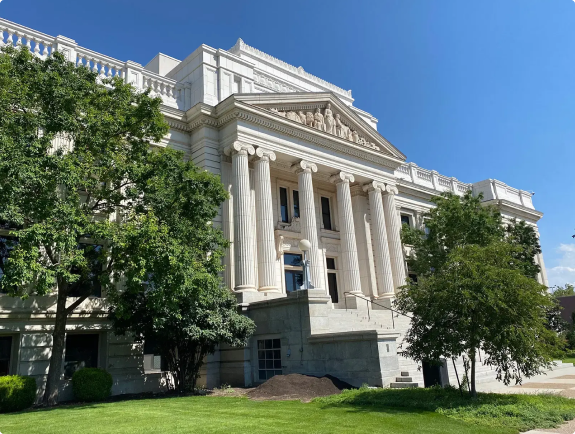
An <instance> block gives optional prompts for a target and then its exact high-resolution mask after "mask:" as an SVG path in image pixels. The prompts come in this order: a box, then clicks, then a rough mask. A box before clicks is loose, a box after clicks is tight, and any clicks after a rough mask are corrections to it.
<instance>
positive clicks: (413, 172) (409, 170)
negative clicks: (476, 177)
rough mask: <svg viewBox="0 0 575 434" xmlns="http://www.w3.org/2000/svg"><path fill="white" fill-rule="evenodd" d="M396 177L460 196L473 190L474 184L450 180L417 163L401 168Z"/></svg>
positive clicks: (396, 172)
mask: <svg viewBox="0 0 575 434" xmlns="http://www.w3.org/2000/svg"><path fill="white" fill-rule="evenodd" d="M395 176H397V177H398V178H399V179H403V180H405V181H409V182H412V183H414V184H417V185H421V186H424V187H427V188H430V189H432V190H436V191H439V192H444V191H451V192H452V193H455V194H458V195H460V196H462V195H463V194H464V193H465V192H466V191H468V190H471V189H472V188H473V185H472V184H466V183H464V182H461V181H459V180H457V179H456V178H449V177H447V176H443V175H440V174H439V173H437V172H436V171H435V170H427V169H424V168H422V167H419V166H418V165H417V164H415V163H408V164H403V165H401V166H399V168H397V169H396V171H395Z"/></svg>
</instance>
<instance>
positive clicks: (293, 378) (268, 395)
mask: <svg viewBox="0 0 575 434" xmlns="http://www.w3.org/2000/svg"><path fill="white" fill-rule="evenodd" d="M346 386H349V385H348V384H347V383H345V382H343V381H340V380H339V379H337V378H335V377H332V376H329V377H327V376H326V377H321V378H318V377H312V376H309V375H302V374H289V375H276V376H275V377H272V378H270V379H269V380H268V381H266V382H265V383H263V384H261V385H259V386H258V387H256V388H255V389H252V390H250V391H249V392H248V393H247V394H246V395H247V396H248V397H249V398H251V399H255V400H287V399H299V400H301V401H311V400H312V399H313V398H317V397H319V396H329V395H336V394H339V393H341V391H342V390H343V389H347V388H351V386H349V387H346Z"/></svg>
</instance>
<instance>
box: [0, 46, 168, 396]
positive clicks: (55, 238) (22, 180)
mask: <svg viewBox="0 0 575 434" xmlns="http://www.w3.org/2000/svg"><path fill="white" fill-rule="evenodd" d="M97 75H98V74H97V73H94V72H91V71H90V70H89V69H88V68H86V67H76V66H75V65H74V64H73V63H71V62H67V61H66V60H65V59H64V57H63V56H62V55H60V54H59V53H55V54H54V55H52V56H50V57H48V58H47V59H46V60H41V59H39V58H38V57H36V56H34V55H32V54H31V53H30V52H29V51H28V50H27V49H26V48H25V47H23V48H22V49H18V50H16V49H14V48H11V47H5V48H3V49H2V52H1V53H0V113H1V114H0V197H1V198H2V200H0V220H1V221H2V225H3V227H5V228H9V229H10V235H11V236H12V237H14V238H13V239H12V240H10V241H4V242H3V246H0V250H9V259H7V260H2V261H0V262H2V275H1V276H2V277H1V279H0V289H1V290H2V291H3V292H7V293H9V294H10V295H13V296H19V297H24V298H25V297H28V296H30V295H45V294H49V293H52V292H56V297H55V299H56V300H55V301H56V314H55V319H54V329H53V346H52V355H51V358H50V368H49V371H48V379H47V385H46V392H45V394H44V403H45V404H47V405H53V404H55V403H56V402H57V399H58V383H59V379H60V373H61V371H62V357H63V350H64V345H65V331H66V323H67V318H68V316H69V315H70V314H71V313H72V312H73V311H74V309H76V308H77V307H79V306H80V305H81V304H82V303H83V302H84V301H85V300H86V298H88V297H89V296H91V295H92V294H95V293H97V292H99V291H98V290H99V288H100V287H101V288H103V289H106V288H110V287H111V286H113V282H112V280H111V273H112V271H113V270H114V266H115V264H114V261H115V258H116V257H117V256H118V254H116V252H110V249H112V248H119V249H121V247H122V246H113V245H110V240H117V239H121V238H122V236H123V235H122V234H123V232H125V231H127V230H129V226H128V227H124V225H122V224H120V223H121V220H122V218H123V216H124V215H131V214H132V213H134V212H136V211H137V206H138V201H137V200H134V198H135V197H137V195H135V194H134V192H133V191H132V188H133V183H134V180H135V179H136V176H137V175H138V173H139V169H138V168H139V167H140V166H141V165H143V164H145V163H146V161H147V160H148V158H149V148H150V145H151V144H152V143H157V142H159V141H160V140H161V138H162V137H163V136H164V135H165V134H166V133H167V131H168V127H167V125H166V123H165V122H164V119H163V116H162V114H161V112H160V104H161V100H160V99H153V98H150V97H149V96H148V94H147V93H138V92H136V91H135V89H134V88H133V87H132V86H130V85H127V84H124V83H123V82H122V80H120V79H119V78H108V79H104V80H100V79H99V78H98V76H97ZM4 240H6V238H4ZM144 241H145V240H142V242H144ZM4 253H7V252H4Z"/></svg>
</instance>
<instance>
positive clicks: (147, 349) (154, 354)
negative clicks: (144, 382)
mask: <svg viewBox="0 0 575 434" xmlns="http://www.w3.org/2000/svg"><path fill="white" fill-rule="evenodd" d="M165 367H166V366H165V364H164V361H163V360H162V356H161V355H160V351H159V345H158V341H157V340H156V339H153V338H147V339H144V372H149V371H163V370H167V369H164V368H165Z"/></svg>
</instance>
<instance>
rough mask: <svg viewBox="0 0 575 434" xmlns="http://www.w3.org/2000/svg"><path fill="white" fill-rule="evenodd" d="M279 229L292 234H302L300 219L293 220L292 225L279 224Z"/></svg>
mask: <svg viewBox="0 0 575 434" xmlns="http://www.w3.org/2000/svg"><path fill="white" fill-rule="evenodd" d="M278 229H281V230H284V231H290V232H296V233H300V232H301V221H300V219H299V217H294V218H292V220H291V222H290V223H285V222H278Z"/></svg>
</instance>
